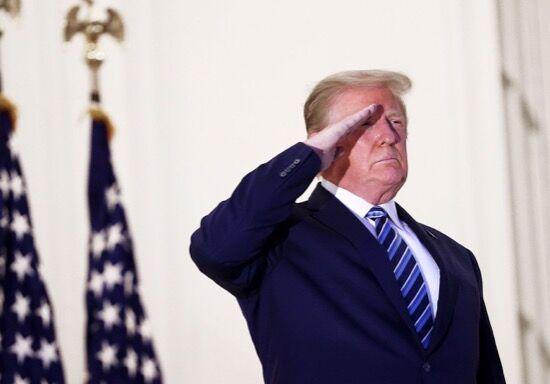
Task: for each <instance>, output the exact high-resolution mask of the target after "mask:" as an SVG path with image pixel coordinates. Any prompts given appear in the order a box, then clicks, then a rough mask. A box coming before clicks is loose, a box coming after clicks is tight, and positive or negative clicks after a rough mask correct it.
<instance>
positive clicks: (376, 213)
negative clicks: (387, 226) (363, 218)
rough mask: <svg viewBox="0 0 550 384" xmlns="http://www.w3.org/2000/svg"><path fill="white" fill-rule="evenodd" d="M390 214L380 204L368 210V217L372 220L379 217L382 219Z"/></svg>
mask: <svg viewBox="0 0 550 384" xmlns="http://www.w3.org/2000/svg"><path fill="white" fill-rule="evenodd" d="M387 216H388V214H387V212H386V211H384V209H383V208H380V207H378V206H374V207H372V208H371V209H370V210H369V211H368V212H367V218H369V219H371V220H375V221H376V220H378V219H381V218H383V217H387Z"/></svg>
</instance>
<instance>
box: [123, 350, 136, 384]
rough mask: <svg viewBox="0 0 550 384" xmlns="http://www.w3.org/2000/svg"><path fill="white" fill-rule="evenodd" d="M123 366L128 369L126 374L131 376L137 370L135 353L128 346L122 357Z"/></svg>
mask: <svg viewBox="0 0 550 384" xmlns="http://www.w3.org/2000/svg"><path fill="white" fill-rule="evenodd" d="M124 366H125V367H126V369H127V370H128V374H129V375H130V377H131V378H134V377H135V376H136V372H137V354H136V353H135V352H134V350H133V349H131V348H129V349H128V352H126V357H125V358H124Z"/></svg>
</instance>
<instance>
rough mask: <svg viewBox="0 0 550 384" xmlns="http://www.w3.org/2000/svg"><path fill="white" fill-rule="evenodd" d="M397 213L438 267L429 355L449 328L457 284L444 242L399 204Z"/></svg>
mask: <svg viewBox="0 0 550 384" xmlns="http://www.w3.org/2000/svg"><path fill="white" fill-rule="evenodd" d="M397 213H398V214H399V218H400V219H401V220H403V221H404V222H405V223H407V225H408V226H409V227H410V228H411V229H412V230H413V232H414V233H415V234H416V236H417V237H418V239H419V240H420V242H421V243H422V244H423V245H424V246H425V247H426V249H427V250H428V252H430V255H431V256H432V257H433V258H434V260H435V262H436V263H437V265H438V267H439V272H440V277H439V299H438V302H437V304H438V305H437V314H436V317H435V323H434V330H433V333H432V337H431V341H430V347H429V349H428V353H430V352H431V351H432V350H434V349H435V348H436V347H437V346H438V345H439V344H440V343H441V341H442V340H443V337H444V336H445V334H446V332H447V330H448V328H449V325H450V323H451V320H452V317H453V312H454V309H455V302H456V295H457V290H458V284H457V281H456V278H455V277H454V275H453V274H452V268H451V266H450V264H449V262H450V260H449V255H447V254H445V251H444V248H443V243H442V242H443V241H444V240H443V239H440V238H439V237H438V235H436V234H435V233H434V232H433V231H430V230H429V229H427V228H426V227H424V226H422V225H420V224H418V223H417V222H416V221H415V220H414V219H413V218H412V217H411V216H410V215H409V214H408V213H407V211H405V210H404V209H403V208H402V207H401V206H400V205H399V204H397Z"/></svg>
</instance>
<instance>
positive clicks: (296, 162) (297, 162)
mask: <svg viewBox="0 0 550 384" xmlns="http://www.w3.org/2000/svg"><path fill="white" fill-rule="evenodd" d="M292 163H293V164H300V159H296V160H294V161H293V162H292Z"/></svg>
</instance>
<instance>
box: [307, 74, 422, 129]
mask: <svg viewBox="0 0 550 384" xmlns="http://www.w3.org/2000/svg"><path fill="white" fill-rule="evenodd" d="M411 85H412V83H411V80H410V79H409V78H408V77H407V76H406V75H404V74H402V73H399V72H391V71H383V70H377V69H371V70H358V71H344V72H338V73H335V74H333V75H330V76H328V77H326V78H324V79H323V80H321V81H320V82H319V83H317V85H316V86H315V88H313V90H312V91H311V93H310V94H309V97H308V98H307V100H306V102H305V104H304V120H305V122H306V129H307V132H308V134H309V133H312V132H315V131H320V130H321V129H323V128H324V127H325V126H326V125H327V124H328V121H327V116H328V111H329V107H330V104H331V102H332V100H333V98H334V97H335V96H336V95H338V94H340V93H341V92H343V91H345V90H347V89H350V88H359V87H382V88H387V89H389V90H390V91H391V92H392V93H393V94H394V96H395V97H396V98H397V100H398V102H399V105H400V107H401V109H402V110H403V113H404V115H405V122H406V120H407V110H406V108H405V104H404V103H403V99H402V96H403V95H404V94H405V93H407V91H408V90H409V89H410V88H411Z"/></svg>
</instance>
